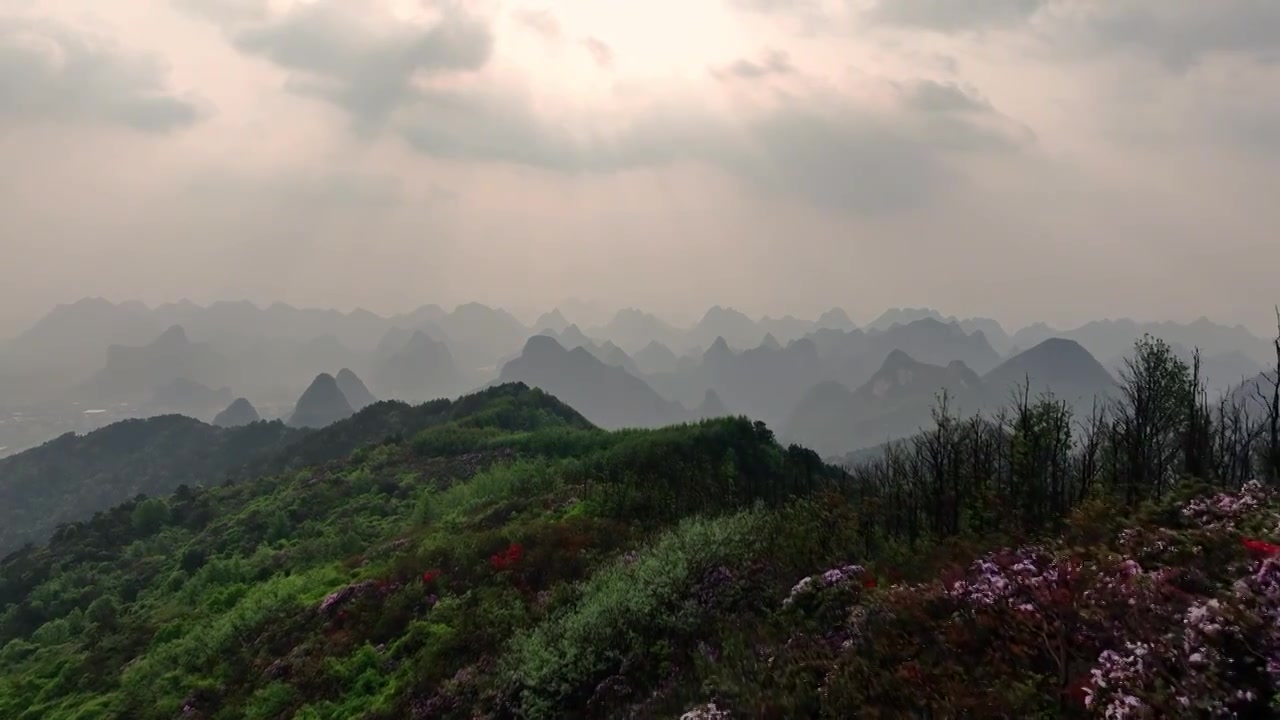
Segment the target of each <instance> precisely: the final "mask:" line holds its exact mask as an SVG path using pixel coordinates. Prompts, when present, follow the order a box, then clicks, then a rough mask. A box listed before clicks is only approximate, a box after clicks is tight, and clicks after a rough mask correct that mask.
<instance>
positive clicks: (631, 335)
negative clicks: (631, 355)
mask: <svg viewBox="0 0 1280 720" xmlns="http://www.w3.org/2000/svg"><path fill="white" fill-rule="evenodd" d="M591 334H592V335H593V336H595V337H599V338H604V339H606V340H610V341H612V342H613V343H614V344H616V345H617V346H618V347H620V348H622V349H623V350H625V351H627V352H636V351H639V350H640V349H641V348H643V347H645V346H646V345H648V344H649V343H651V342H657V343H660V344H662V345H666V346H667V347H669V348H672V349H678V350H684V349H687V348H686V345H687V344H688V340H687V338H686V333H685V332H684V331H683V330H678V329H676V328H675V327H672V326H671V325H670V324H668V323H667V322H666V321H664V320H662V319H660V318H659V317H658V316H656V315H654V314H652V313H647V312H643V311H641V310H637V309H635V308H625V309H622V310H619V311H618V312H617V313H616V314H615V315H614V316H613V319H612V320H610V321H609V322H608V324H606V325H603V326H601V327H598V328H593V329H592V330H591Z"/></svg>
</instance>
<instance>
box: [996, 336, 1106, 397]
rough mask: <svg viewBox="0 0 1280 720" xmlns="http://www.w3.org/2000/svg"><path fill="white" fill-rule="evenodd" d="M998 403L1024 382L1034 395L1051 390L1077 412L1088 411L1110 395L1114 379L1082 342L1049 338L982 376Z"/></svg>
mask: <svg viewBox="0 0 1280 720" xmlns="http://www.w3.org/2000/svg"><path fill="white" fill-rule="evenodd" d="M982 381H983V383H984V384H985V385H986V386H987V389H988V391H989V392H990V394H991V398H990V399H991V400H992V402H993V403H995V404H1004V403H1005V402H1007V401H1008V400H1009V397H1010V393H1011V392H1013V391H1015V390H1016V389H1017V388H1018V387H1019V386H1020V385H1022V384H1023V383H1024V382H1028V381H1029V384H1030V391H1031V395H1032V396H1033V397H1035V396H1038V395H1040V394H1042V393H1044V392H1045V391H1052V392H1053V394H1054V396H1055V397H1056V398H1058V399H1059V400H1065V401H1067V402H1068V403H1070V404H1071V405H1072V407H1074V408H1076V410H1077V411H1078V412H1080V411H1087V410H1088V409H1090V408H1091V407H1092V406H1093V401H1094V399H1095V398H1097V399H1100V400H1103V399H1106V398H1108V397H1111V396H1112V395H1113V393H1114V391H1115V388H1116V381H1115V378H1113V377H1112V376H1111V374H1110V373H1108V372H1107V370H1106V368H1104V367H1103V366H1102V364H1101V363H1099V362H1098V360H1097V359H1096V358H1094V357H1093V356H1092V355H1090V354H1089V351H1088V350H1085V349H1084V347H1083V346H1082V345H1080V343H1078V342H1075V341H1074V340H1066V339H1063V338H1050V339H1048V340H1045V341H1044V342H1041V343H1040V344H1038V345H1036V346H1035V347H1033V348H1031V349H1030V350H1026V351H1024V352H1021V353H1019V354H1017V355H1015V356H1013V357H1011V358H1009V359H1008V360H1006V361H1004V362H1003V363H1001V364H1000V365H999V367H997V368H995V369H994V370H992V371H991V372H989V373H987V374H986V375H985V376H983V378H982Z"/></svg>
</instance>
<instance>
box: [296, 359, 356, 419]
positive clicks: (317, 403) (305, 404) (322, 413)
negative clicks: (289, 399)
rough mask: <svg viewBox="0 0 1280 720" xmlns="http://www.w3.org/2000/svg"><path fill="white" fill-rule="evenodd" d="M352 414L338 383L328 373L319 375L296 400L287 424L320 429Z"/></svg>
mask: <svg viewBox="0 0 1280 720" xmlns="http://www.w3.org/2000/svg"><path fill="white" fill-rule="evenodd" d="M352 414H354V411H353V410H352V409H351V404H350V403H349V402H347V398H346V396H344V395H343V394H342V390H340V389H339V388H338V381H337V380H335V379H334V377H333V376H332V375H330V374H328V373H320V374H319V375H317V376H316V379H315V380H314V381H312V383H311V385H310V387H308V388H307V390H306V392H304V393H302V397H300V398H298V404H297V405H296V406H295V407H294V410H293V414H292V415H290V416H289V422H288V424H289V426H290V427H297V428H322V427H324V426H326V425H331V424H333V423H335V422H338V421H339V420H343V419H346V418H348V417H350V416H351V415H352Z"/></svg>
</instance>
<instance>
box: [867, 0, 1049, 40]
mask: <svg viewBox="0 0 1280 720" xmlns="http://www.w3.org/2000/svg"><path fill="white" fill-rule="evenodd" d="M1052 1H1053V0H876V2H875V4H873V5H872V6H871V7H870V8H868V9H867V11H866V12H865V13H864V17H865V18H866V19H868V20H871V21H873V22H880V23H886V24H892V25H904V26H910V27H917V28H924V29H928V30H937V31H940V32H957V31H963V30H977V29H982V28H988V27H993V26H999V25H1012V24H1017V23H1019V22H1022V21H1025V20H1027V19H1029V18H1030V17H1032V16H1033V15H1035V14H1036V13H1037V12H1039V11H1040V10H1041V9H1042V8H1044V7H1045V6H1047V5H1049V4H1050V3H1051V2H1052Z"/></svg>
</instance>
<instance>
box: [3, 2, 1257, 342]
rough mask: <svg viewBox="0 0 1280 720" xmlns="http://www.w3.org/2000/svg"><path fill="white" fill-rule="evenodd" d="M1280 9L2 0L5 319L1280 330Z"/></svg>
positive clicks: (17, 325) (1225, 5) (16, 326)
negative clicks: (638, 320) (899, 320)
mask: <svg viewBox="0 0 1280 720" xmlns="http://www.w3.org/2000/svg"><path fill="white" fill-rule="evenodd" d="M108 5H109V9H108ZM1277 38H1280V4H1277V3H1274V2H1271V1H1270V0H1218V1H1216V2H1212V3H1208V2H1203V0H1167V1H1164V2H1134V3H1114V2H1103V1H1101V0H1098V1H1096V2H1095V1H1093V0H1062V1H1060V2H1055V1H1053V0H982V1H981V2H964V3H960V2H956V3H947V2H941V1H940V0H894V1H893V2H889V1H888V0H879V1H877V0H862V1H860V2H857V1H853V0H851V1H850V2H847V3H845V2H823V1H822V0H812V1H805V0H721V1H720V2H713V1H709V2H702V3H689V2H676V1H675V0H649V2H645V3H631V2H628V3H622V2H616V0H560V1H559V2H552V1H548V2H540V3H539V2H529V3H520V2H498V1H496V0H488V1H486V2H467V3H462V2H456V3H451V2H445V1H444V0H434V1H422V2H414V1H410V0H400V1H396V2H390V1H381V0H312V1H310V2H289V1H288V0H270V1H268V0H113V1H112V2H111V3H109V4H104V3H103V2H101V0H57V1H56V2H55V1H53V0H0V158H2V161H0V263H2V264H3V267H5V268H6V272H5V273H4V283H3V288H4V289H3V292H2V293H0V301H2V302H0V336H7V335H12V334H15V333H17V332H18V331H20V330H21V329H23V328H25V327H27V326H29V325H30V324H31V323H32V322H33V321H34V320H35V319H36V318H37V317H39V316H40V315H42V314H43V313H44V312H46V311H47V310H48V308H49V307H51V306H52V305H54V304H55V303H60V302H69V301H71V300H74V299H76V298H79V297H82V296H86V295H102V296H106V297H109V298H112V299H114V300H124V299H140V300H143V301H147V302H150V303H159V302H164V301H174V300H178V299H180V298H189V299H191V300H193V301H196V302H200V303H207V302H211V301H214V300H218V299H239V298H247V299H250V300H253V301H256V302H259V303H262V304H266V303H270V302H273V301H277V300H279V301H285V302H289V303H292V304H295V305H299V306H321V307H338V308H342V309H349V308H352V307H357V306H361V307H366V308H368V309H371V310H374V311H377V312H381V313H393V312H397V311H404V310H408V309H410V308H413V307H416V306H418V305H420V304H422V303H423V302H436V303H441V304H443V305H446V306H449V305H452V304H455V303H461V302H467V301H473V300H476V301H482V302H486V303H491V304H495V305H502V306H505V307H508V308H511V309H512V310H513V311H516V312H517V313H520V314H522V315H523V316H524V317H525V319H526V320H527V321H528V320H532V318H533V317H534V316H535V315H536V314H537V313H538V312H541V311H542V310H545V309H547V308H550V307H552V306H554V305H556V304H558V303H561V302H562V301H563V300H564V299H565V298H568V297H578V298H586V299H589V300H594V301H597V302H602V303H606V304H608V305H609V306H611V307H621V306H630V305H635V306H642V307H645V308H646V309H649V310H652V311H655V312H659V313H664V314H666V315H667V316H669V317H672V318H673V319H676V320H685V319H690V318H696V317H697V316H698V315H700V313H701V312H702V311H703V310H704V309H705V308H706V307H708V306H709V305H712V304H721V305H733V306H735V307H737V308H739V309H742V310H744V311H746V312H748V313H754V314H756V315H760V314H764V313H773V314H775V315H776V314H781V313H795V314H797V315H802V316H806V317H812V316H814V315H816V314H817V313H818V312H819V311H821V310H823V309H826V308H828V307H831V306H833V305H841V306H844V307H848V308H850V309H851V310H852V311H853V313H854V315H855V319H856V320H858V321H859V322H862V321H865V320H869V319H870V318H871V317H873V316H874V315H875V314H877V313H878V312H879V311H880V310H881V309H883V308H884V307H888V306H902V305H928V306H933V307H940V308H944V309H945V310H946V311H947V312H949V313H955V314H958V315H960V316H970V315H981V316H990V317H995V318H997V319H999V320H1000V321H1001V322H1003V323H1005V324H1006V325H1009V326H1011V327H1017V326H1018V325H1020V324H1023V323H1027V322H1030V321H1034V320H1043V321H1047V322H1050V323H1053V324H1057V325H1059V326H1069V325H1072V324H1073V323H1080V322H1083V321H1085V320H1088V319H1091V318H1099V317H1114V316H1117V315H1129V316H1133V317H1138V318H1143V319H1176V320H1189V319H1191V318H1194V317H1197V316H1200V315H1207V316H1209V317H1211V318H1214V319H1215V320H1219V321H1222V322H1226V323H1228V324H1234V323H1236V322H1243V323H1246V324H1248V325H1249V326H1250V327H1252V328H1253V329H1254V330H1255V332H1259V333H1264V334H1265V333H1268V332H1269V328H1270V327H1271V326H1272V324H1273V320H1274V318H1273V315H1272V305H1273V303H1274V302H1275V300H1276V295H1275V287H1276V280H1275V268H1276V267H1277V264H1278V263H1280V242H1277V241H1276V235H1275V227H1276V226H1277V221H1280V208H1278V207H1277V204H1276V203H1275V202H1274V192H1275V191H1274V188H1275V187H1276V182H1277V180H1280V154H1277V152H1276V150H1277V148H1278V147H1280V68H1278V67H1277V60H1278V59H1280V53H1277V50H1278V49H1280V47H1277V46H1278V44H1280V43H1278V42H1277Z"/></svg>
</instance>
